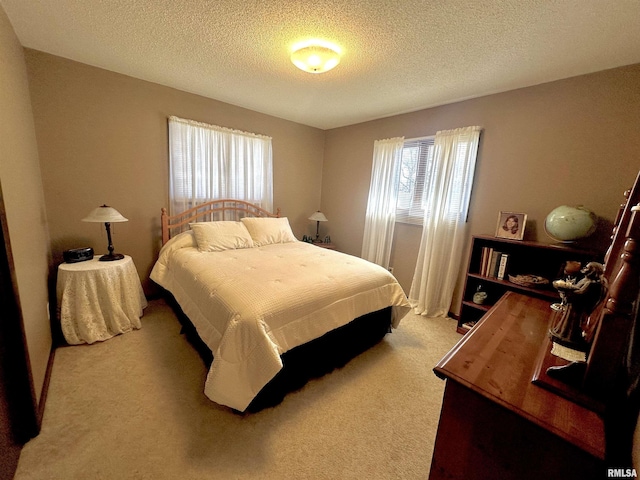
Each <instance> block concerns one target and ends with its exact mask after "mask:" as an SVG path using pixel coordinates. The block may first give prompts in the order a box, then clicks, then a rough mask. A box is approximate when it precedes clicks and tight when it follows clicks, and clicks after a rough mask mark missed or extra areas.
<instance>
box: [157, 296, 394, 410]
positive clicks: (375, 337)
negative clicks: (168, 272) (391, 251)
mask: <svg viewBox="0 0 640 480" xmlns="http://www.w3.org/2000/svg"><path fill="white" fill-rule="evenodd" d="M165 295H166V300H167V303H169V305H170V306H171V307H172V308H173V310H174V312H175V313H176V316H177V317H178V320H179V321H180V323H181V325H182V332H181V333H183V334H184V335H185V336H186V338H187V339H188V340H189V342H190V343H191V344H192V345H193V347H194V348H195V349H196V351H197V352H198V353H199V354H200V356H201V357H202V359H203V361H204V363H205V365H206V367H207V368H209V366H210V365H211V362H212V361H213V353H212V352H211V350H210V349H209V347H207V346H206V345H205V343H204V342H203V341H202V340H201V339H200V337H199V336H198V333H197V332H196V329H195V327H194V326H193V324H192V323H191V321H190V320H189V318H188V317H187V316H186V315H185V314H184V313H183V312H182V309H181V308H180V305H178V302H176V301H175V299H174V298H173V295H171V293H169V292H168V291H165ZM389 332H391V307H387V308H384V309H382V310H378V311H377V312H372V313H368V314H366V315H363V316H361V317H358V318H356V319H354V320H352V321H351V322H350V323H348V324H346V325H344V326H342V327H339V328H336V329H335V330H332V331H330V332H327V333H325V334H324V335H323V336H321V337H319V338H316V339H315V340H312V341H310V342H307V343H305V344H304V345H300V346H298V347H295V348H292V349H291V350H289V351H288V352H285V353H283V354H282V356H281V358H282V363H283V368H282V370H280V371H279V372H278V373H277V374H276V376H275V377H273V378H272V379H271V381H270V382H269V383H267V384H266V385H265V386H264V387H263V388H262V390H260V392H259V393H258V395H257V396H256V397H255V398H254V399H253V400H252V401H251V403H250V404H249V406H248V407H247V409H246V412H250V413H256V412H259V411H260V410H263V409H265V408H269V407H273V406H276V405H278V404H279V403H281V402H282V400H284V397H285V396H286V395H287V394H288V393H290V392H293V391H295V390H299V389H300V388H302V387H303V386H304V385H305V384H306V383H307V382H308V381H309V380H311V379H313V378H318V377H321V376H323V375H326V374H327V373H329V372H331V371H333V370H335V369H336V368H340V367H342V366H344V365H346V364H347V363H348V362H349V361H350V360H352V359H353V358H355V357H357V356H358V355H360V354H361V353H362V352H364V351H366V350H368V349H369V348H371V347H373V346H374V345H376V344H377V343H378V342H380V340H382V338H384V336H385V335H386V334H387V333H389Z"/></svg>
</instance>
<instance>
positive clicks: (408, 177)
mask: <svg viewBox="0 0 640 480" xmlns="http://www.w3.org/2000/svg"><path fill="white" fill-rule="evenodd" d="M434 138H435V137H424V138H418V139H412V140H406V141H405V142H404V146H403V148H402V163H401V166H400V179H399V184H398V203H397V206H396V222H402V223H413V224H415V225H422V219H423V218H424V208H425V201H424V200H425V195H426V193H425V185H428V184H429V182H428V177H429V174H430V172H432V170H433V151H434V148H433V142H434Z"/></svg>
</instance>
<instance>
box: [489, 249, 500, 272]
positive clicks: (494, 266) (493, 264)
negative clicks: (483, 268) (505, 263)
mask: <svg viewBox="0 0 640 480" xmlns="http://www.w3.org/2000/svg"><path fill="white" fill-rule="evenodd" d="M492 250H493V249H492ZM500 255H501V252H498V251H497V250H493V251H492V252H491V260H490V261H489V269H488V270H487V273H486V275H485V276H486V277H495V276H496V275H497V273H498V267H499V266H500V264H499V263H498V262H499V260H500Z"/></svg>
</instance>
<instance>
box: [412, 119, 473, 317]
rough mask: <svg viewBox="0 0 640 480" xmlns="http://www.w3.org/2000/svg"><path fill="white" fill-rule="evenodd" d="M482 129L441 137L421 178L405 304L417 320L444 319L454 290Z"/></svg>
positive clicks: (436, 140)
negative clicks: (420, 213)
mask: <svg viewBox="0 0 640 480" xmlns="http://www.w3.org/2000/svg"><path fill="white" fill-rule="evenodd" d="M481 130H482V129H481V127H466V128H458V129H455V130H447V131H441V132H438V133H437V134H436V137H435V140H434V160H433V164H432V166H431V167H432V168H430V169H429V171H428V172H427V176H426V178H425V198H424V206H425V215H424V223H423V227H422V228H423V230H422V241H421V243H420V251H419V253H418V261H417V263H416V270H415V272H414V276H413V282H412V284H411V291H410V293H409V301H410V303H411V305H412V306H413V307H414V309H415V312H416V313H417V314H421V315H425V316H429V317H445V316H447V314H448V312H449V307H450V306H451V300H452V298H453V291H454V289H455V284H456V280H457V278H458V272H459V270H460V263H461V258H462V249H463V247H464V242H465V239H466V228H465V226H466V219H467V212H468V209H469V199H470V197H471V187H472V184H473V174H474V171H475V165H476V157H477V153H478V143H479V139H480V132H481Z"/></svg>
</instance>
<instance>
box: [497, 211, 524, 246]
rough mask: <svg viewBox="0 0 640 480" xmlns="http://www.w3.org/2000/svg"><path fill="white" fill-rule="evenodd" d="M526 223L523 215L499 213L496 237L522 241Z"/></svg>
mask: <svg viewBox="0 0 640 480" xmlns="http://www.w3.org/2000/svg"><path fill="white" fill-rule="evenodd" d="M526 223H527V215H526V214H524V213H513V212H500V214H499V215H498V226H497V228H496V237H498V238H508V239H511V240H522V239H523V238H524V228H525V226H526Z"/></svg>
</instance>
